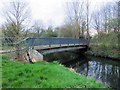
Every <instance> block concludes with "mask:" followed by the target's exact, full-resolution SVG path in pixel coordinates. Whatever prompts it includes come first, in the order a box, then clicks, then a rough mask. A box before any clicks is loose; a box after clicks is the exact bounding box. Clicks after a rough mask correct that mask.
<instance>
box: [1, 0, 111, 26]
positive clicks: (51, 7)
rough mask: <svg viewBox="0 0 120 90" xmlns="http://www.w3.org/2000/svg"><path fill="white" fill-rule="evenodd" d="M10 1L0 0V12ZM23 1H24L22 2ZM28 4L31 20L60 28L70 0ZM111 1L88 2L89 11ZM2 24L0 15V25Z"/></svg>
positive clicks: (45, 0)
mask: <svg viewBox="0 0 120 90" xmlns="http://www.w3.org/2000/svg"><path fill="white" fill-rule="evenodd" d="M10 1H11V0H0V11H1V10H2V9H3V8H4V6H5V4H7V3H9V2H10ZM23 1H24V0H23ZM26 1H27V2H29V4H30V9H31V13H32V20H38V19H39V20H42V22H43V23H44V24H46V25H47V26H49V25H53V26H60V25H61V24H63V23H64V19H65V10H64V7H65V3H66V2H69V1H70V0H26ZM111 1H113V0H90V6H91V10H95V9H96V6H101V5H102V4H103V2H105V3H106V2H111ZM0 14H1V13H0ZM3 22H4V19H3V17H2V15H0V25H1V24H2V23H3Z"/></svg>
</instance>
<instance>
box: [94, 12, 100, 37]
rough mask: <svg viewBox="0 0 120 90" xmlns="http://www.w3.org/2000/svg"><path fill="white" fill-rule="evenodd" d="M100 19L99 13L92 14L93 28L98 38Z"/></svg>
mask: <svg viewBox="0 0 120 90" xmlns="http://www.w3.org/2000/svg"><path fill="white" fill-rule="evenodd" d="M100 19H101V17H100V12H99V11H98V12H95V13H94V14H93V28H94V29H95V30H97V33H98V37H99V36H100V29H101V28H100V25H101V20H100Z"/></svg>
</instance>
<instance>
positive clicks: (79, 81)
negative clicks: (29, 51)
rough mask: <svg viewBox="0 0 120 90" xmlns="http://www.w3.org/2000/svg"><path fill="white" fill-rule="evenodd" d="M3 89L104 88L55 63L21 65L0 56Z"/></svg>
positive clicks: (100, 84)
mask: <svg viewBox="0 0 120 90" xmlns="http://www.w3.org/2000/svg"><path fill="white" fill-rule="evenodd" d="M2 87H3V88H17V87H19V88H28V87H29V88H106V86H105V85H103V84H102V83H100V82H99V83H98V82H96V81H95V80H93V79H87V78H86V77H85V76H83V75H78V74H76V73H75V72H72V71H70V70H69V69H68V68H66V67H64V66H62V65H60V64H58V63H57V62H51V63H45V62H37V63H34V64H22V63H20V62H17V61H10V60H9V58H8V57H6V56H2Z"/></svg>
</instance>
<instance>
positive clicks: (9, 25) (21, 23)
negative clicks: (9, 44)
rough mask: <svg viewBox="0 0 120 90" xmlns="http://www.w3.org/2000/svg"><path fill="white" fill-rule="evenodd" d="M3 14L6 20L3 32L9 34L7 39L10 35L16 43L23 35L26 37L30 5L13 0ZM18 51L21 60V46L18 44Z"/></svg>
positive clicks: (19, 0)
mask: <svg viewBox="0 0 120 90" xmlns="http://www.w3.org/2000/svg"><path fill="white" fill-rule="evenodd" d="M3 12H4V16H5V19H6V22H5V23H6V24H5V25H4V27H6V28H5V29H3V30H5V32H9V34H6V37H8V36H7V35H9V37H12V39H14V40H15V41H16V42H18V41H20V40H21V38H22V37H23V35H25V33H24V32H25V26H27V25H26V24H27V23H28V22H29V21H28V20H29V17H30V8H29V7H28V3H26V2H25V1H21V0H13V1H12V2H10V3H9V5H8V6H6V7H5V10H4V11H3ZM11 33H13V34H11ZM20 37H21V38H20ZM16 49H17V57H18V58H19V56H20V52H19V50H20V49H21V46H20V45H19V44H17V46H16Z"/></svg>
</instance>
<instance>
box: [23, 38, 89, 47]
mask: <svg viewBox="0 0 120 90" xmlns="http://www.w3.org/2000/svg"><path fill="white" fill-rule="evenodd" d="M87 42H88V41H87V40H86V39H84V38H81V39H73V38H59V37H49V38H36V37H34V38H33V37H32V38H26V39H24V40H23V41H22V43H24V44H25V45H26V46H27V47H32V46H41V45H49V46H52V45H59V46H62V45H66V44H67V45H71V44H74V45H76V44H77V45H87Z"/></svg>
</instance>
